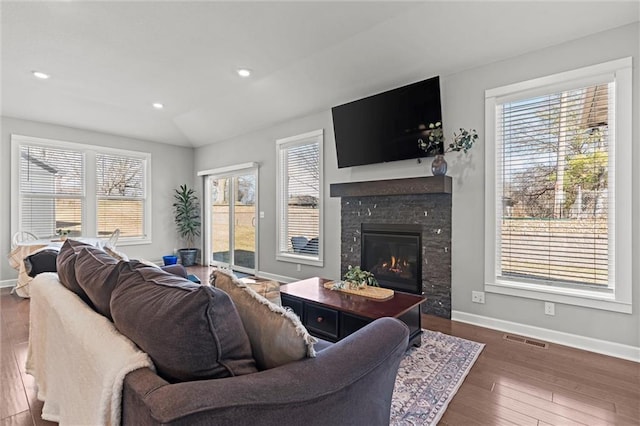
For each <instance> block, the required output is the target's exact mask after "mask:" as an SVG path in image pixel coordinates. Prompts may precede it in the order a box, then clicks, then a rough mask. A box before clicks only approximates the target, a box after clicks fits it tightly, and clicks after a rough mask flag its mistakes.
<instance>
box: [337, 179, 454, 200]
mask: <svg viewBox="0 0 640 426" xmlns="http://www.w3.org/2000/svg"><path fill="white" fill-rule="evenodd" d="M413 194H451V177H450V176H427V177H416V178H405V179H388V180H374V181H367V182H347V183H332V184H331V185H330V186H329V195H330V196H331V197H370V196H376V195H413Z"/></svg>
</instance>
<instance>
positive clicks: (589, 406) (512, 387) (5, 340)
mask: <svg viewBox="0 0 640 426" xmlns="http://www.w3.org/2000/svg"><path fill="white" fill-rule="evenodd" d="M189 272H190V273H193V274H196V275H198V276H199V277H200V279H201V280H202V282H203V283H204V282H208V277H209V274H210V272H211V269H210V268H207V267H190V268H189ZM423 326H424V327H425V328H429V329H431V330H436V331H440V332H442V333H447V334H451V335H454V336H458V337H462V338H465V339H470V340H474V341H476V342H482V343H484V344H485V345H486V346H485V348H484V350H483V352H482V354H481V355H480V357H479V358H478V360H477V362H476V363H475V365H474V366H473V368H472V369H471V372H470V373H469V375H468V376H467V378H466V379H465V381H464V383H463V385H462V386H461V387H460V389H459V390H458V392H457V394H456V396H455V397H454V399H453V401H452V402H451V403H450V404H449V407H448V409H447V411H446V412H445V414H444V416H443V418H442V420H441V421H440V425H531V426H546V425H561V426H564V425H585V424H586V425H596V426H600V425H603V426H604V425H640V364H638V363H634V362H631V361H625V360H621V359H618V358H612V357H607V356H604V355H599V354H595V353H591V352H586V351H581V350H578V349H573V348H569V347H565V346H561V345H555V344H549V345H548V348H546V349H544V348H538V347H535V346H531V345H527V344H523V343H517V342H512V341H507V340H505V339H503V333H501V332H498V331H495V330H489V329H486V328H482V327H476V326H472V325H468V324H464V323H459V322H455V321H449V320H445V319H442V318H438V317H433V316H428V315H425V316H424V317H423ZM28 337H29V300H28V299H21V298H19V297H17V296H15V295H11V294H9V289H2V290H1V291H0V356H1V357H0V363H1V364H0V426H5V425H7V426H8V425H20V426H22V425H49V424H54V423H51V422H47V421H44V420H42V419H41V418H40V413H41V410H42V403H41V402H40V401H38V400H37V398H36V388H35V385H34V382H33V379H32V377H31V376H29V375H27V374H25V372H24V361H25V358H26V351H27V341H28ZM248 424H250V422H248ZM283 424H284V423H283Z"/></svg>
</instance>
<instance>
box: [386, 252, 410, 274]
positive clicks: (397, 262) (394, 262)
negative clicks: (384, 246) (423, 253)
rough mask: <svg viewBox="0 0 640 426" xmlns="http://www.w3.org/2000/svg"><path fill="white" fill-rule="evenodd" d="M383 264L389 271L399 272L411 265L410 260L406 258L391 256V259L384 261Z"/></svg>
mask: <svg viewBox="0 0 640 426" xmlns="http://www.w3.org/2000/svg"><path fill="white" fill-rule="evenodd" d="M381 266H382V267H383V268H385V269H386V270H387V271H389V272H393V273H396V274H398V273H400V272H404V271H405V270H406V269H407V268H408V267H409V262H407V261H406V260H405V259H401V258H397V257H395V256H391V260H390V261H385V262H382V265H381Z"/></svg>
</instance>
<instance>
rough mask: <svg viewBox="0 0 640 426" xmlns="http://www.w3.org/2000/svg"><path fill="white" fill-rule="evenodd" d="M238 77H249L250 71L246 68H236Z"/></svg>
mask: <svg viewBox="0 0 640 426" xmlns="http://www.w3.org/2000/svg"><path fill="white" fill-rule="evenodd" d="M238 75H239V76H240V77H249V76H250V75H251V70H250V69H247V68H238Z"/></svg>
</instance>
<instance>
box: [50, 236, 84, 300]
mask: <svg viewBox="0 0 640 426" xmlns="http://www.w3.org/2000/svg"><path fill="white" fill-rule="evenodd" d="M85 247H93V246H92V245H91V244H85V243H81V242H80V241H76V240H72V239H71V238H67V240H66V241H65V242H64V244H63V245H62V248H60V253H58V257H57V259H56V269H57V270H58V278H59V279H60V282H61V283H62V285H63V286H65V287H66V288H68V289H69V290H71V291H72V292H74V293H75V294H77V295H78V296H80V298H81V299H82V300H84V302H85V303H87V304H88V305H89V306H93V304H92V303H91V300H90V299H89V296H87V293H85V292H84V290H83V289H82V287H80V284H78V281H77V280H76V258H77V254H78V252H79V251H80V250H82V249H83V248H85Z"/></svg>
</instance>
